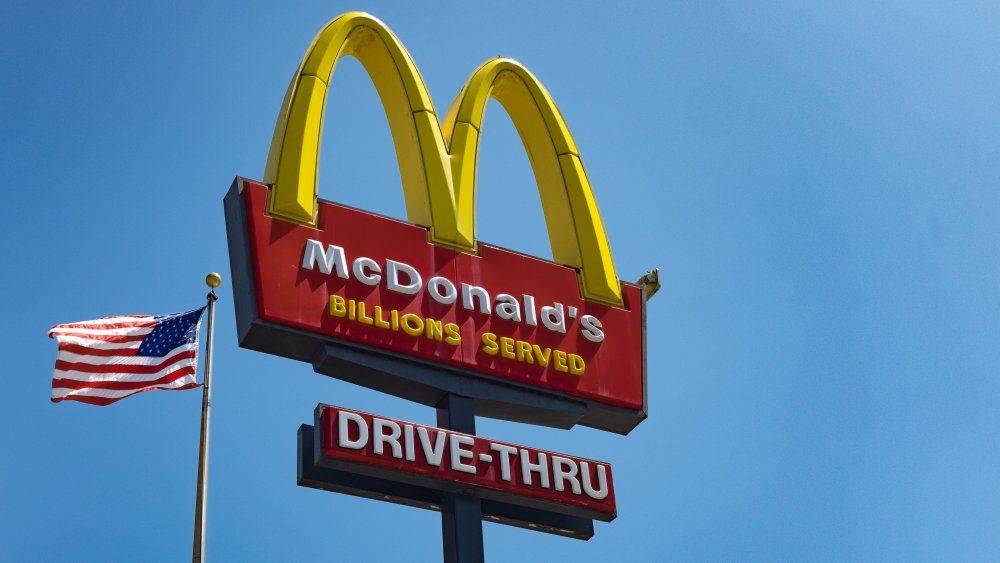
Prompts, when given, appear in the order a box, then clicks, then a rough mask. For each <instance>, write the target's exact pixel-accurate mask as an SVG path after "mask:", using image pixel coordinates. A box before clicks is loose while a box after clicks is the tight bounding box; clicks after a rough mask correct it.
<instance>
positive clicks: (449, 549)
mask: <svg viewBox="0 0 1000 563" xmlns="http://www.w3.org/2000/svg"><path fill="white" fill-rule="evenodd" d="M437 425H438V426H439V427H441V428H447V429H448V430H453V431H455V432H461V433H463V434H471V435H475V433H476V410H475V401H474V400H473V399H470V398H469V397H462V396H459V395H452V394H450V393H449V394H447V395H445V396H444V398H443V399H441V402H439V403H438V404H437ZM442 497H443V498H442V502H441V537H442V545H443V547H444V561H445V563H483V562H484V560H485V556H484V552H483V508H482V502H481V501H480V500H479V496H478V495H477V494H475V493H473V492H471V491H468V492H463V493H444V494H443V495H442Z"/></svg>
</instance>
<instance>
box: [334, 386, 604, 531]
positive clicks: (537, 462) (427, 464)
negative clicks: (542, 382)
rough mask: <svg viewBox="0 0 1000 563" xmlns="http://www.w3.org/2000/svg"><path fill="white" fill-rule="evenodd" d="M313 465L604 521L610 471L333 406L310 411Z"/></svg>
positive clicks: (550, 454)
mask: <svg viewBox="0 0 1000 563" xmlns="http://www.w3.org/2000/svg"><path fill="white" fill-rule="evenodd" d="M316 428H317V429H319V437H318V443H317V446H318V448H317V454H316V458H317V463H319V464H325V465H328V466H332V467H336V468H338V469H342V470H348V471H354V472H358V473H365V474H373V473H377V474H379V475H380V476H382V477H383V478H397V479H400V480H403V481H411V482H418V483H421V484H424V485H428V486H432V487H435V486H436V487H452V488H463V487H464V488H468V487H474V488H476V489H477V490H478V491H479V494H480V495H481V496H482V497H483V498H493V499H497V500H504V501H506V502H510V503H515V504H523V505H525V506H534V507H542V508H544V509H547V510H551V511H555V512H563V513H566V514H572V515H578V516H585V517H588V518H594V519H598V520H603V521H606V522H608V521H611V520H613V519H614V518H615V516H616V508H615V491H614V485H613V483H612V479H611V466H610V465H609V464H607V463H604V462H600V461H594V460H590V459H583V458H579V457H574V456H569V455H564V454H559V453H553V452H548V451H543V450H536V449H533V448H527V447H524V446H518V445H514V444H508V443H505V442H496V441H493V440H489V439H486V438H482V437H479V436H471V435H468V434H462V433H458V432H452V431H450V430H444V429H441V428H434V427H430V426H423V425H419V424H412V423H409V422H403V421H399V420H393V419H389V418H384V417H380V416H376V415H372V414H368V413H363V412H357V411H352V410H347V409H342V408H339V407H333V406H328V405H320V406H319V407H317V413H316Z"/></svg>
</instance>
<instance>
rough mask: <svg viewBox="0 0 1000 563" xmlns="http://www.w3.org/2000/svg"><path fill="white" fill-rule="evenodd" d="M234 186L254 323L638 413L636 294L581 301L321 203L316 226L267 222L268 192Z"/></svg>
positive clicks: (566, 281)
mask: <svg viewBox="0 0 1000 563" xmlns="http://www.w3.org/2000/svg"><path fill="white" fill-rule="evenodd" d="M242 186H243V190H242V194H240V197H242V198H243V202H244V207H245V210H246V224H247V230H248V231H249V232H248V234H249V249H250V268H251V270H252V272H253V279H254V290H255V294H256V307H257V315H258V317H259V318H260V319H261V320H262V321H265V322H269V323H274V324H277V325H282V326H288V327H292V328H294V329H298V330H302V331H306V332H308V333H313V334H318V335H322V336H325V337H331V338H333V339H338V340H341V341H349V342H354V343H358V344H363V345H366V346H369V347H372V348H376V349H382V350H387V351H390V352H393V353H399V354H403V355H406V356H410V357H414V358H419V359H421V360H425V361H430V362H434V363H443V364H448V365H450V366H454V367H458V368H463V369H466V370H471V371H473V372H478V373H482V374H486V375H489V376H494V377H499V378H503V379H506V380H510V381H514V382H517V383H519V384H525V385H529V386H536V387H540V388H544V389H547V390H552V391H557V392H561V393H566V394H567V395H570V396H573V397H579V398H582V399H586V400H589V401H594V402H598V403H602V404H606V405H610V406H614V407H622V408H625V409H631V410H634V411H644V404H643V391H644V390H643V358H642V354H643V346H642V338H643V326H642V322H643V321H642V314H643V307H642V294H641V290H640V289H639V288H638V287H637V286H634V285H631V284H624V283H623V284H622V293H623V296H624V308H618V307H612V306H607V305H603V304H600V303H595V302H590V301H586V300H584V299H582V298H581V297H580V289H579V282H578V277H577V272H576V270H574V269H572V268H568V267H565V266H561V265H558V264H555V263H552V262H549V261H546V260H541V259H538V258H534V257H529V256H525V255H523V254H518V253H516V252H511V251H509V250H505V249H502V248H497V247H494V246H490V245H487V244H482V243H480V244H479V246H478V252H477V254H475V255H473V254H468V253H463V252H459V251H456V250H452V249H449V248H444V247H441V246H436V245H433V244H431V243H429V242H428V232H427V230H426V229H424V228H422V227H419V226H416V225H412V224H410V223H406V222H403V221H398V220H394V219H389V218H386V217H382V216H379V215H375V214H372V213H368V212H365V211H360V210H357V209H352V208H349V207H345V206H342V205H337V204H334V203H330V202H325V201H320V202H319V205H318V211H317V222H316V227H312V226H307V225H297V224H293V223H289V222H286V221H279V220H274V219H272V218H271V217H270V216H269V215H268V214H267V213H266V209H267V195H268V188H267V186H265V185H262V184H258V183H255V182H250V181H246V180H244V181H243V183H242Z"/></svg>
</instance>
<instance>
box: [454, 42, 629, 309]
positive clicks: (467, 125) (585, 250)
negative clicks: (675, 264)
mask: <svg viewBox="0 0 1000 563" xmlns="http://www.w3.org/2000/svg"><path fill="white" fill-rule="evenodd" d="M490 98H493V99H495V100H497V101H498V102H500V103H501V104H502V105H503V107H504V109H506V110H507V114H508V115H510V118H511V120H512V121H513V122H514V126H515V127H516V128H517V132H518V134H519V135H520V137H521V142H522V143H524V149H525V151H526V152H527V153H528V160H529V161H530V162H531V168H532V170H533V171H534V173H535V182H536V184H537V185H538V195H539V197H540V198H541V200H542V211H543V212H544V213H545V223H546V226H547V227H548V231H549V243H550V245H551V246H552V259H553V260H555V261H556V262H559V263H560V264H565V265H567V266H572V267H574V268H577V269H579V270H580V286H581V290H582V291H583V294H584V296H585V297H587V298H588V299H593V300H597V301H602V302H605V303H609V304H613V305H621V303H622V299H621V288H620V287H619V284H618V276H617V274H616V272H615V267H614V263H613V262H612V259H611V249H610V247H609V245H608V239H607V235H606V234H605V231H604V223H603V222H602V221H601V215H600V212H599V211H598V209H597V202H596V200H595V199H594V192H593V190H592V189H591V187H590V180H588V179H587V172H586V171H585V170H584V168H583V161H582V160H581V159H580V152H579V151H578V150H577V148H576V143H574V142H573V136H572V135H571V134H570V132H569V127H568V126H567V125H566V121H565V120H564V119H563V117H562V115H561V114H560V113H559V109H558V108H557V107H556V104H555V102H554V101H552V97H551V96H550V95H549V93H548V91H547V90H546V89H545V87H544V86H542V84H541V82H539V81H538V79H537V78H535V75H533V74H531V72H530V71H528V69H526V68H524V67H523V66H521V64H520V63H518V62H517V61H514V60H512V59H507V58H502V57H498V58H495V59H492V60H489V61H487V62H485V63H483V64H482V65H481V66H480V67H479V68H478V69H476V71H475V72H474V73H473V74H472V76H471V77H470V78H469V81H468V82H467V83H466V84H465V87H464V88H463V89H462V92H461V93H460V94H459V95H458V97H457V98H456V99H455V102H454V103H453V104H452V105H451V108H450V109H449V110H448V115H447V116H446V117H445V121H444V134H445V138H446V139H447V140H448V146H449V148H450V151H451V158H452V181H453V182H454V184H453V185H454V192H455V204H456V209H457V212H458V224H459V228H460V229H464V230H467V232H468V233H470V234H471V235H472V236H473V238H475V237H474V234H475V220H476V219H475V217H476V209H475V206H476V205H475V200H476V161H477V159H478V147H479V132H480V131H481V130H482V123H483V114H484V112H485V110H486V102H487V101H488V100H489V99H490Z"/></svg>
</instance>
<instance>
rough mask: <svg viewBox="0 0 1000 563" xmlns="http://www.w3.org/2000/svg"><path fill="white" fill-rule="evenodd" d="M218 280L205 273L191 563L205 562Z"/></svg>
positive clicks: (215, 275)
mask: <svg viewBox="0 0 1000 563" xmlns="http://www.w3.org/2000/svg"><path fill="white" fill-rule="evenodd" d="M221 283H222V276H220V275H219V274H217V273H215V272H212V273H211V274H208V275H207V276H205V284H206V285H208V287H210V288H212V291H211V292H209V294H208V295H206V296H205V298H206V299H207V300H208V337H207V338H205V371H204V376H203V377H202V393H201V441H200V443H199V446H198V495H197V497H196V499H195V505H194V548H193V550H192V554H191V562H192V563H202V562H203V561H205V555H204V553H205V514H206V506H207V505H206V503H205V496H206V492H207V490H208V425H209V418H210V415H211V409H212V385H211V382H212V324H213V322H214V321H215V302H216V300H218V299H219V298H218V296H216V295H215V288H217V287H219V285H220V284H221Z"/></svg>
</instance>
